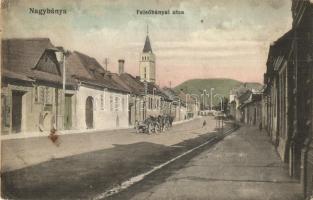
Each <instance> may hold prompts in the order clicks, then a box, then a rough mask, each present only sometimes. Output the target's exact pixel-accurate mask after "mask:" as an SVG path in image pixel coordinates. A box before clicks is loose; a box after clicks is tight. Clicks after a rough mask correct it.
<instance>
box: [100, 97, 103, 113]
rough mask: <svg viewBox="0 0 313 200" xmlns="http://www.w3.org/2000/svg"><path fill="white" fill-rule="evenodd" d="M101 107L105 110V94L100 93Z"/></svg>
mask: <svg viewBox="0 0 313 200" xmlns="http://www.w3.org/2000/svg"><path fill="white" fill-rule="evenodd" d="M100 108H101V110H104V94H101V95H100Z"/></svg>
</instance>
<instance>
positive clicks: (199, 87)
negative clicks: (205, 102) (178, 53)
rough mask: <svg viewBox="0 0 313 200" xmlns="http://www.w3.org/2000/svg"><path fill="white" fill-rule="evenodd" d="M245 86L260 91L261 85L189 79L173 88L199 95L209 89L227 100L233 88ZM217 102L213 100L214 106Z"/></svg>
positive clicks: (216, 79)
mask: <svg viewBox="0 0 313 200" xmlns="http://www.w3.org/2000/svg"><path fill="white" fill-rule="evenodd" d="M244 84H246V87H247V88H254V89H260V88H261V87H262V85H261V84H260V83H254V82H251V83H244V82H240V81H237V80H233V79H224V78H215V79H191V80H188V81H185V82H183V83H181V84H180V85H178V86H176V87H175V88H174V90H175V91H180V90H181V89H182V90H183V91H184V92H187V93H192V94H197V95H200V94H202V93H203V90H206V91H207V92H209V91H210V88H214V90H213V95H214V94H220V95H221V96H224V97H227V98H229V92H230V90H231V89H233V88H238V87H240V86H243V85H244ZM217 102H218V99H216V98H215V99H214V104H216V103H217Z"/></svg>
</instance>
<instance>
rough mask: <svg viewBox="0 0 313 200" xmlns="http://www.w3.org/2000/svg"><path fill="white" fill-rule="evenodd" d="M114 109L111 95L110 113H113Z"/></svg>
mask: <svg viewBox="0 0 313 200" xmlns="http://www.w3.org/2000/svg"><path fill="white" fill-rule="evenodd" d="M113 107H114V105H113V96H112V95H111V96H110V111H111V112H113Z"/></svg>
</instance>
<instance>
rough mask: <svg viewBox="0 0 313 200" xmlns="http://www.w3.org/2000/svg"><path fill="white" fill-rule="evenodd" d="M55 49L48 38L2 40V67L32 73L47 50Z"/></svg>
mask: <svg viewBox="0 0 313 200" xmlns="http://www.w3.org/2000/svg"><path fill="white" fill-rule="evenodd" d="M49 48H54V46H53V45H52V44H51V42H50V39H48V38H31V39H5V40H2V51H1V54H2V66H3V67H4V68H6V69H8V70H10V71H13V72H19V73H22V72H23V73H31V71H32V70H31V69H32V68H34V67H35V66H36V64H37V62H38V61H39V59H40V57H41V56H42V54H43V53H44V51H45V50H46V49H49Z"/></svg>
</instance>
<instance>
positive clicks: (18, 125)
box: [12, 91, 25, 133]
mask: <svg viewBox="0 0 313 200" xmlns="http://www.w3.org/2000/svg"><path fill="white" fill-rule="evenodd" d="M24 94H25V93H24V92H21V91H12V133H19V132H21V129H22V98H23V95H24Z"/></svg>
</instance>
